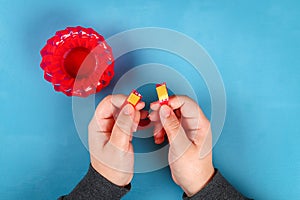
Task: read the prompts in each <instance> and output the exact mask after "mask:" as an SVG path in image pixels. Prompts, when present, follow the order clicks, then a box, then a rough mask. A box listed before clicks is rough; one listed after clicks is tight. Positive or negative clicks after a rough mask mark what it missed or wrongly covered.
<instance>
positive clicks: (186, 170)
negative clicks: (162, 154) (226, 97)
mask: <svg viewBox="0 0 300 200" xmlns="http://www.w3.org/2000/svg"><path fill="white" fill-rule="evenodd" d="M150 107H151V109H152V110H153V111H152V112H151V113H150V115H149V118H150V120H151V121H152V122H154V139H155V143H157V144H160V143H162V142H163V141H164V135H165V133H166V134H167V136H168V140H169V143H170V148H169V158H168V159H169V165H170V169H171V174H172V178H173V180H174V182H175V183H176V184H178V185H179V186H180V187H181V188H182V189H183V190H184V192H185V193H186V194H187V195H188V196H193V195H194V194H196V193H197V192H198V191H200V190H201V189H202V188H203V187H204V186H205V185H206V183H208V181H209V180H210V178H211V177H212V176H213V174H214V167H213V163H212V152H211V148H212V144H211V139H212V138H211V137H212V134H211V129H210V122H209V121H208V119H207V118H206V117H205V115H204V114H203V112H202V110H201V109H200V107H199V106H198V105H197V103H196V102H194V101H193V100H192V99H190V98H189V97H186V96H172V97H170V99H169V103H168V105H163V106H160V104H159V102H154V103H152V104H151V106H150Z"/></svg>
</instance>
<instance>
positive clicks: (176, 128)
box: [159, 105, 191, 156]
mask: <svg viewBox="0 0 300 200" xmlns="http://www.w3.org/2000/svg"><path fill="white" fill-rule="evenodd" d="M159 116H160V120H161V123H162V126H163V128H164V129H165V131H166V134H167V136H168V139H169V142H170V147H172V149H173V151H174V153H175V154H176V155H178V156H179V154H181V153H183V152H184V151H185V149H186V148H187V147H188V146H189V145H190V144H191V141H190V140H189V139H188V137H187V136H186V134H185V131H184V129H183V128H182V126H181V124H180V122H179V120H178V119H177V117H176V115H175V113H174V112H173V110H172V109H171V108H170V107H169V106H167V105H163V106H161V108H160V110H159Z"/></svg>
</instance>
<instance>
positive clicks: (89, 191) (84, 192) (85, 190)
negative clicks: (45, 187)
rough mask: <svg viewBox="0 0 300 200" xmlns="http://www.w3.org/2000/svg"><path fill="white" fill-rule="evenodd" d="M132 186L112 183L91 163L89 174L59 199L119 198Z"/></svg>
mask: <svg viewBox="0 0 300 200" xmlns="http://www.w3.org/2000/svg"><path fill="white" fill-rule="evenodd" d="M130 188H131V184H129V185H127V186H125V187H120V186H117V185H115V184H113V183H111V182H110V181H109V180H107V179H106V178H105V177H103V176H102V175H101V174H99V173H98V172H97V171H96V170H95V169H94V168H93V167H92V166H91V165H90V167H89V170H88V172H87V174H86V175H85V176H84V177H83V179H82V180H81V181H80V182H79V183H78V185H77V186H76V187H75V188H74V189H73V190H72V191H71V193H70V194H68V195H66V196H62V197H60V198H59V199H58V200H86V199H89V200H96V199H97V200H102V199H111V200H117V199H121V197H122V196H124V195H125V194H126V193H127V192H128V191H129V190H130Z"/></svg>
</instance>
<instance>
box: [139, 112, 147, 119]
mask: <svg viewBox="0 0 300 200" xmlns="http://www.w3.org/2000/svg"><path fill="white" fill-rule="evenodd" d="M140 113H141V119H146V118H147V117H148V115H149V112H148V111H147V110H141V111H140Z"/></svg>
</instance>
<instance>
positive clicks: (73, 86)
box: [40, 26, 114, 97]
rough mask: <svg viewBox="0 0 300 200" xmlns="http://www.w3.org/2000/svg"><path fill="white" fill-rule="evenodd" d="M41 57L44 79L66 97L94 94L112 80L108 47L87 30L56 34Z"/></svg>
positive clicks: (89, 29) (71, 29)
mask: <svg viewBox="0 0 300 200" xmlns="http://www.w3.org/2000/svg"><path fill="white" fill-rule="evenodd" d="M41 55H42V62H41V65H40V66H41V68H42V69H43V70H44V78H45V79H46V80H47V81H49V82H52V84H53V86H54V89H55V90H56V91H60V92H63V93H65V94H66V95H67V96H80V97H86V96H88V95H91V94H94V93H97V92H99V91H100V90H101V89H102V88H104V87H106V86H107V85H108V84H109V82H110V81H111V79H112V77H113V76H114V60H113V54H112V50H111V47H110V46H108V44H107V43H106V42H105V40H104V38H103V37H102V36H101V35H100V34H98V33H97V32H96V31H94V30H93V29H91V28H83V27H80V26H77V27H68V28H66V29H65V30H61V31H58V32H56V34H55V36H54V37H52V38H50V39H49V40H48V41H47V44H46V45H45V47H44V48H43V49H42V50H41Z"/></svg>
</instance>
